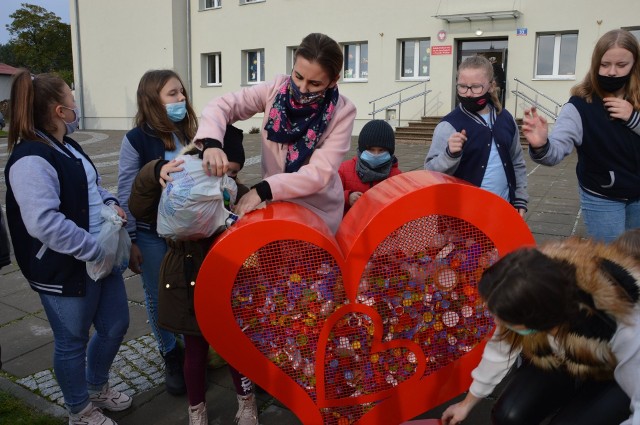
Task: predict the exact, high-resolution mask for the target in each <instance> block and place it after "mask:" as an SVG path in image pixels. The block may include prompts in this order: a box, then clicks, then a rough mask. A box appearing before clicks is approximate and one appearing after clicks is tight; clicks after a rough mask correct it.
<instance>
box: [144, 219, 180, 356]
mask: <svg viewBox="0 0 640 425" xmlns="http://www.w3.org/2000/svg"><path fill="white" fill-rule="evenodd" d="M136 235H137V236H136V237H137V241H136V244H137V245H138V248H140V252H141V253H142V276H141V278H142V286H143V287H144V297H145V303H146V305H147V317H148V318H149V323H150V324H151V330H152V331H153V335H154V336H155V337H156V341H157V342H158V348H159V349H160V352H161V353H162V354H163V355H164V354H167V353H168V352H169V351H171V350H173V349H174V348H175V346H176V337H175V335H174V334H173V333H172V332H169V331H167V330H164V329H162V328H161V327H160V326H158V285H159V284H160V264H161V263H162V259H163V258H164V254H165V253H166V252H167V243H166V242H165V241H164V239H163V238H161V237H160V236H158V234H157V233H156V232H148V231H144V230H140V229H138V230H137V231H136Z"/></svg>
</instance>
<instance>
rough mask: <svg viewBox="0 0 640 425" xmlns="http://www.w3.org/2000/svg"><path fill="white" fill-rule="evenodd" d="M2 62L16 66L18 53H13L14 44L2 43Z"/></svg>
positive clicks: (0, 46)
mask: <svg viewBox="0 0 640 425" xmlns="http://www.w3.org/2000/svg"><path fill="white" fill-rule="evenodd" d="M0 63H6V64H7V65H11V66H16V64H17V61H16V55H15V54H14V53H13V44H11V42H9V43H7V44H0Z"/></svg>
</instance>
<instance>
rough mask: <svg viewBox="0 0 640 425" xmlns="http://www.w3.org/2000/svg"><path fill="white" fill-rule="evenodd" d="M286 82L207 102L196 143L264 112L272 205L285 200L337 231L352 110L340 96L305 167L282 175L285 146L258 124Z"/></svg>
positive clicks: (220, 135)
mask: <svg viewBox="0 0 640 425" xmlns="http://www.w3.org/2000/svg"><path fill="white" fill-rule="evenodd" d="M288 78H289V76H287V75H280V76H278V77H277V78H276V79H275V80H274V81H271V82H267V83H262V84H258V85H255V86H251V87H246V88H244V89H242V90H240V91H237V92H233V93H227V94H225V95H223V96H220V97H218V98H215V99H213V100H212V101H211V102H209V104H207V106H206V107H205V108H204V110H203V111H202V118H201V119H200V127H199V128H198V132H197V133H196V136H195V138H194V141H195V142H196V144H198V145H199V143H198V141H199V140H201V139H205V138H211V139H216V140H220V141H222V140H223V138H224V133H225V128H226V125H227V124H228V123H229V124H233V123H234V122H236V121H242V120H246V119H248V118H251V117H252V116H254V115H255V114H257V113H262V112H263V113H264V118H263V120H262V129H261V133H260V134H261V135H262V177H263V179H264V180H266V181H267V182H268V183H269V186H270V187H271V193H272V195H273V200H274V201H290V202H295V203H297V204H300V205H302V206H304V207H306V208H308V209H310V210H311V211H313V212H314V213H316V214H318V215H319V216H320V217H321V218H322V219H323V220H324V221H325V223H327V225H328V226H329V228H330V229H331V231H332V232H333V233H335V232H336V231H337V230H338V226H339V225H340V221H341V220H342V213H343V210H344V195H343V191H342V183H341V181H340V177H339V176H338V168H339V167H340V164H341V163H342V160H343V158H344V155H345V154H346V153H347V151H348V150H349V147H350V146H351V132H352V130H353V122H354V120H355V117H356V107H355V105H354V104H353V103H351V101H350V100H349V99H347V98H346V97H344V96H342V95H341V96H340V98H339V99H338V104H337V105H336V109H335V112H334V115H333V118H332V119H331V121H330V122H329V125H328V126H327V129H326V130H325V132H324V133H323V134H322V136H321V137H320V140H319V141H318V143H317V144H316V148H315V150H314V151H313V154H312V155H311V158H310V160H309V161H308V163H307V164H305V165H303V166H302V167H301V168H300V170H298V171H297V172H295V173H285V172H284V166H285V160H286V156H287V149H286V146H285V145H282V144H281V143H276V142H272V141H269V140H268V139H267V132H266V131H265V130H264V126H265V124H266V123H267V119H268V118H269V113H268V112H269V111H270V110H271V105H272V104H273V100H274V99H275V97H276V93H277V91H278V89H279V88H280V86H281V85H282V84H283V83H284V82H285V81H286V80H287V79H288Z"/></svg>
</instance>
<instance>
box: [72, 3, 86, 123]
mask: <svg viewBox="0 0 640 425" xmlns="http://www.w3.org/2000/svg"><path fill="white" fill-rule="evenodd" d="M78 2H79V0H74V5H75V9H76V45H77V47H78V52H77V56H78V64H77V67H76V68H77V72H76V75H75V76H74V80H75V81H77V83H78V84H77V86H76V87H75V89H76V94H78V98H79V102H80V128H81V129H83V130H85V129H86V126H85V117H84V86H83V78H82V47H81V43H80V11H79V4H78Z"/></svg>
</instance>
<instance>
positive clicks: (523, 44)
mask: <svg viewBox="0 0 640 425" xmlns="http://www.w3.org/2000/svg"><path fill="white" fill-rule="evenodd" d="M187 1H189V8H190V13H189V14H188V16H187V15H186V13H187V5H186V2H187ZM204 1H205V0H172V1H169V0H164V1H157V0H156V1H152V0H136V1H126V0H110V1H109V2H96V1H95V0H70V2H71V4H72V12H73V10H74V5H75V4H79V10H80V15H79V16H80V19H79V22H80V25H79V28H80V31H79V34H80V45H79V47H78V43H77V38H78V37H76V29H75V28H74V30H73V31H72V33H74V49H75V50H74V52H75V55H76V60H77V59H78V56H81V58H82V60H81V63H82V78H83V84H82V86H83V89H84V90H83V92H84V98H85V108H86V111H85V117H86V119H85V126H86V128H113V129H116V128H118V129H119V128H129V127H131V123H132V117H133V115H134V114H135V90H136V87H137V82H138V80H139V78H140V76H141V75H142V74H143V73H144V71H146V70H148V69H151V68H162V67H166V68H174V69H176V70H177V71H178V72H179V73H180V75H182V77H183V79H184V80H185V84H186V85H187V86H188V88H189V89H190V91H191V95H192V101H193V103H194V108H195V109H196V111H201V110H202V108H203V107H204V106H205V105H206V103H207V102H208V101H209V100H210V99H211V98H213V97H216V96H220V95H222V94H224V93H227V92H230V91H235V90H238V89H240V88H241V87H242V63H243V61H242V54H241V52H242V51H243V50H252V49H264V52H265V75H266V79H267V80H269V79H271V78H273V77H274V76H275V75H276V74H281V73H288V72H289V71H290V69H289V67H290V60H289V59H288V57H287V54H288V50H287V48H288V47H295V46H297V45H298V44H299V42H300V40H301V39H302V38H303V37H304V36H305V35H307V34H308V33H310V32H323V33H326V34H328V35H330V36H331V37H332V38H334V39H335V40H336V41H338V42H339V43H350V42H367V43H368V49H369V55H368V80H367V81H366V82H344V81H341V82H340V84H339V87H340V91H341V93H343V94H344V95H346V96H347V97H349V98H350V99H351V100H352V101H353V102H354V103H355V104H356V106H357V107H358V116H357V119H356V125H355V127H354V132H355V133H357V132H359V130H360V128H361V127H362V125H364V123H365V122H366V121H368V120H369V119H371V115H370V114H369V113H370V112H371V111H372V105H370V104H369V102H370V101H371V100H373V99H375V98H377V97H380V96H383V95H385V94H388V93H391V92H394V91H396V90H400V89H403V88H406V87H408V86H410V85H412V84H415V83H416V81H415V80H414V81H404V80H403V81H401V80H399V79H398V68H399V41H398V40H402V39H413V38H424V37H428V38H430V39H431V45H432V47H434V46H451V50H452V53H451V54H446V55H432V56H431V58H430V61H431V62H430V78H429V81H428V82H427V83H426V88H427V89H428V90H431V92H430V93H429V95H428V96H427V98H426V115H431V116H438V115H444V114H446V113H447V112H448V111H449V110H450V109H451V108H452V106H453V105H454V96H453V86H454V84H455V69H456V66H457V57H458V42H459V41H460V40H472V41H478V40H486V39H490V38H496V37H499V38H507V40H508V52H507V54H508V63H507V77H508V82H507V91H508V93H507V97H506V102H505V103H506V107H507V108H508V109H509V110H510V111H512V112H516V114H517V115H518V116H522V108H523V105H524V103H523V102H522V101H516V98H515V96H514V95H513V94H512V93H511V91H512V90H515V89H516V83H515V82H514V80H513V79H514V78H516V77H517V78H518V79H520V80H521V81H523V82H524V83H526V84H528V85H530V86H532V87H534V88H535V89H537V90H539V91H541V92H542V93H543V94H545V95H548V96H549V97H551V98H553V99H555V100H557V101H558V102H560V103H564V102H565V101H566V100H567V99H568V97H569V90H570V88H571V87H572V86H573V85H574V84H576V83H577V82H578V81H579V80H581V79H582V78H583V77H584V75H585V73H586V72H587V69H588V67H589V63H590V57H591V52H592V49H593V46H594V43H595V42H596V41H597V39H598V38H599V37H600V36H601V35H602V34H604V33H605V32H606V31H608V30H610V29H613V28H621V27H640V2H638V1H637V0H614V1H612V2H602V1H599V0H563V1H558V0H538V1H535V2H532V1H525V0H515V1H514V0H485V1H482V2H469V1H466V0H441V1H437V2H436V1H425V0H400V1H379V0H352V1H349V2H344V1H340V0H323V1H321V2H318V1H312V0H296V1H287V0H266V1H256V2H251V3H248V4H244V0H222V7H221V8H218V9H209V10H203V5H204ZM512 10H516V11H518V13H519V17H518V18H517V19H514V18H512V19H504V20H502V19H499V20H472V21H471V22H461V23H454V22H451V23H448V22H446V21H445V20H443V19H440V18H437V17H436V16H442V15H460V14H462V15H468V16H473V14H477V13H488V12H500V11H512ZM181 14H182V15H181ZM74 25H75V23H74V21H73V18H72V27H74ZM518 28H526V29H527V35H526V36H518V35H516V30H517V29H518ZM477 29H480V30H482V31H483V34H482V35H481V36H476V35H475V31H476V30H477ZM441 30H444V31H445V32H446V39H445V40H444V41H438V38H437V36H438V32H439V31H441ZM563 31H578V52H577V59H576V74H577V75H576V76H575V77H573V78H568V79H566V78H565V79H562V80H536V79H534V78H533V76H534V67H535V49H536V34H537V33H539V32H563ZM189 40H190V43H189ZM78 52H81V54H80V55H78ZM213 52H219V53H221V55H222V84H221V85H219V86H207V85H206V84H204V82H203V62H202V61H203V59H202V55H203V54H207V53H213ZM188 56H189V57H190V58H191V61H190V62H189V63H188V64H185V63H184V62H186V59H185V58H186V57H188ZM76 66H78V64H76ZM76 78H78V75H77V74H76ZM421 87H424V86H420V87H417V88H415V89H412V90H411V91H409V90H408V91H407V92H406V93H403V96H404V97H406V96H407V95H410V94H413V93H416V92H417V91H419V89H420V88H421ZM76 97H79V96H78V95H76ZM389 99H390V100H388V102H391V101H396V100H397V96H393V97H390V98H389ZM391 99H392V100H391ZM540 100H541V101H542V98H540ZM384 102H385V101H379V102H376V107H381V106H384V104H385V103H384ZM423 105H424V103H423V100H422V99H414V100H411V101H408V102H407V103H404V104H403V105H402V106H401V113H402V116H401V118H402V121H403V122H402V124H405V121H406V120H408V119H417V118H419V117H420V116H421V115H422V114H423ZM395 108H396V109H397V107H395ZM384 117H385V115H384V113H381V114H379V115H376V118H384ZM260 122H261V117H260V116H258V117H256V118H254V119H252V120H248V121H247V122H244V123H238V124H239V126H240V127H242V128H244V129H245V130H248V129H250V128H251V127H253V126H257V125H259V124H260Z"/></svg>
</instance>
